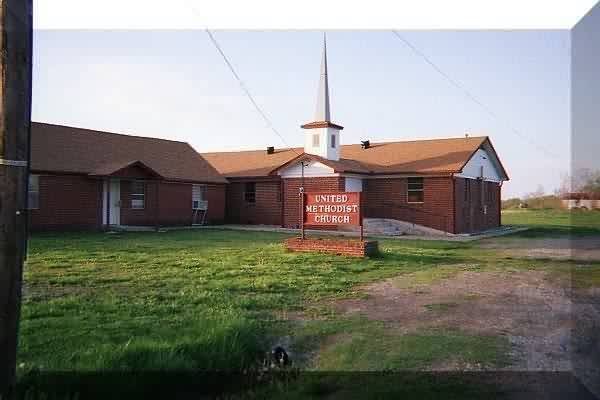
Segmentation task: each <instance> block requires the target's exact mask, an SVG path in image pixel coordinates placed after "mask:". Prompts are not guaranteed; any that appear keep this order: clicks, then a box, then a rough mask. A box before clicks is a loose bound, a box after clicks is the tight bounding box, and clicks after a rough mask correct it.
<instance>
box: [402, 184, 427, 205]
mask: <svg viewBox="0 0 600 400" xmlns="http://www.w3.org/2000/svg"><path fill="white" fill-rule="evenodd" d="M406 198H407V201H408V202H409V203H423V201H424V199H425V197H424V196H423V178H408V187H407V191H406Z"/></svg>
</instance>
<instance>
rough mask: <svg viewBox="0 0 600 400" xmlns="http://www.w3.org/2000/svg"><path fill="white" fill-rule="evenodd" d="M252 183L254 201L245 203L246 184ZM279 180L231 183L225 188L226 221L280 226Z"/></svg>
mask: <svg viewBox="0 0 600 400" xmlns="http://www.w3.org/2000/svg"><path fill="white" fill-rule="evenodd" d="M247 182H254V183H255V190H256V201H255V202H254V203H249V202H246V201H245V199H244V192H245V190H246V183H247ZM281 211H282V204H281V180H280V179H279V177H277V178H273V179H270V180H260V181H252V180H240V181H232V182H231V183H230V184H229V185H228V186H227V215H226V220H227V222H228V223H231V224H257V225H281Z"/></svg>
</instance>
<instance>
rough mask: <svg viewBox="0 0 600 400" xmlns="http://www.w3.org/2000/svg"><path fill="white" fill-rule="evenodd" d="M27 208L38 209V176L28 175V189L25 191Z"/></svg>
mask: <svg viewBox="0 0 600 400" xmlns="http://www.w3.org/2000/svg"><path fill="white" fill-rule="evenodd" d="M27 208H28V209H30V210H37V209H38V208H40V176H39V175H29V187H28V190H27Z"/></svg>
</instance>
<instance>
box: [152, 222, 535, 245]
mask: <svg viewBox="0 0 600 400" xmlns="http://www.w3.org/2000/svg"><path fill="white" fill-rule="evenodd" d="M183 228H184V229H186V228H187V229H225V230H233V231H254V232H278V233H292V234H297V235H298V234H300V229H290V228H282V227H280V226H276V225H233V224H231V225H204V226H191V227H183ZM162 229H165V230H172V229H181V228H162ZM525 230H527V228H516V227H512V226H503V227H500V228H498V229H492V230H488V231H484V232H480V233H477V234H472V235H467V234H453V233H448V234H446V235H381V234H378V235H375V234H368V233H365V235H364V236H365V237H367V238H370V239H399V240H447V241H452V242H470V241H473V240H479V239H485V238H489V237H496V236H503V235H509V234H511V233H516V232H522V231H525ZM304 232H305V233H306V234H307V235H311V236H348V237H358V233H357V232H348V231H323V230H316V229H306V230H305V231H304Z"/></svg>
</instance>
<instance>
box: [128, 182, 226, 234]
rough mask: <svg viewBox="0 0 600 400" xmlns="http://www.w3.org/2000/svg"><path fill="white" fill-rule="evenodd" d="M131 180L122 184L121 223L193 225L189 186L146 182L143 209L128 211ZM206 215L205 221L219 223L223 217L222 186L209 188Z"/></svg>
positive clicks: (190, 189) (215, 185)
mask: <svg viewBox="0 0 600 400" xmlns="http://www.w3.org/2000/svg"><path fill="white" fill-rule="evenodd" d="M130 193H131V181H121V224H122V225H141V226H154V225H155V224H156V222H157V220H158V224H159V225H161V226H181V225H191V224H192V217H193V211H192V184H190V183H171V182H161V183H160V184H159V185H158V214H157V211H156V204H157V184H156V182H151V181H148V182H146V196H145V207H144V209H132V208H131V198H130ZM207 200H208V214H207V219H206V222H207V223H210V224H217V223H222V222H223V220H224V216H225V185H224V184H223V185H219V184H214V185H208V188H207Z"/></svg>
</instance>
